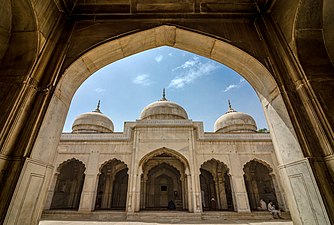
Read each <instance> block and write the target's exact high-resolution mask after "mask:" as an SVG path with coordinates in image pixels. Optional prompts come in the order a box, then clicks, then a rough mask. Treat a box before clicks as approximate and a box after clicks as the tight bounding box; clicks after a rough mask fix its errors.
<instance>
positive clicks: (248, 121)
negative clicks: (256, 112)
mask: <svg viewBox="0 0 334 225" xmlns="http://www.w3.org/2000/svg"><path fill="white" fill-rule="evenodd" d="M214 129H215V132H220V133H254V132H256V130H257V126H256V123H255V120H254V119H253V118H252V117H251V116H250V115H248V114H246V113H243V112H237V111H235V110H234V109H232V108H231V105H230V104H229V110H228V111H227V112H226V113H225V114H224V115H222V116H221V117H219V118H218V119H217V120H216V122H215V128H214Z"/></svg>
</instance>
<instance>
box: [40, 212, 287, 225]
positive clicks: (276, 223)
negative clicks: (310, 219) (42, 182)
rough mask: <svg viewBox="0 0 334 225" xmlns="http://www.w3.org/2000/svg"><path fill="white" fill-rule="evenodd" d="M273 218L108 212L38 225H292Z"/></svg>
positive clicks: (53, 218)
mask: <svg viewBox="0 0 334 225" xmlns="http://www.w3.org/2000/svg"><path fill="white" fill-rule="evenodd" d="M282 216H283V217H284V219H272V218H271V216H270V214H269V213H268V212H255V213H254V212H252V213H237V212H205V213H197V214H196V213H187V212H170V211H165V212H159V211H157V212H139V213H132V214H129V213H125V212H110V211H99V212H91V213H80V212H65V211H45V212H43V215H42V219H41V221H40V223H39V225H170V224H186V225H193V224H196V225H198V224H216V225H217V224H225V225H228V224H230V225H232V224H239V225H293V222H292V221H291V218H290V215H289V214H288V213H283V214H282Z"/></svg>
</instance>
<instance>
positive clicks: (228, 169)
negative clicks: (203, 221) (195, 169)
mask: <svg viewBox="0 0 334 225" xmlns="http://www.w3.org/2000/svg"><path fill="white" fill-rule="evenodd" d="M211 162H215V163H217V164H223V166H224V168H225V169H226V171H225V172H226V174H227V176H228V177H229V179H230V180H229V182H230V186H231V189H232V190H233V185H232V181H231V174H230V168H229V167H228V165H227V164H226V163H225V162H223V161H220V160H218V159H215V158H211V159H208V160H206V161H204V162H203V163H202V164H200V168H199V171H200V170H201V169H203V170H206V171H207V172H209V173H210V174H211V175H212V177H213V180H214V182H216V185H217V182H218V181H217V180H216V178H217V177H216V175H217V174H215V173H214V172H213V171H212V170H207V169H206V168H203V166H204V165H205V164H206V163H211ZM216 170H217V169H216ZM199 174H201V171H200V172H199ZM215 189H216V192H217V193H216V196H215V199H216V202H217V205H218V206H217V207H219V208H222V204H223V203H222V201H221V199H220V198H218V186H216V187H215ZM232 192H233V191H232ZM232 201H233V207H235V205H236V202H235V197H234V196H233V194H232Z"/></svg>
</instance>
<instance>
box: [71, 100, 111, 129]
mask: <svg viewBox="0 0 334 225" xmlns="http://www.w3.org/2000/svg"><path fill="white" fill-rule="evenodd" d="M113 131H114V124H113V122H112V121H111V120H110V119H109V117H107V116H105V115H103V114H102V113H101V112H100V110H99V105H98V108H97V109H96V110H95V111H93V112H87V113H84V114H81V115H80V116H78V117H77V118H76V119H75V120H74V123H73V125H72V133H110V132H113Z"/></svg>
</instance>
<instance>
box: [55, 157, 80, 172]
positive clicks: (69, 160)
mask: <svg viewBox="0 0 334 225" xmlns="http://www.w3.org/2000/svg"><path fill="white" fill-rule="evenodd" d="M71 162H79V163H81V164H82V165H83V166H84V168H85V170H84V171H85V172H86V165H85V163H83V162H82V161H81V160H79V159H76V158H74V157H73V158H71V159H68V160H66V161H63V162H62V163H60V164H59V165H58V167H57V173H60V169H61V168H62V167H63V166H65V165H66V164H69V163H71Z"/></svg>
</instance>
